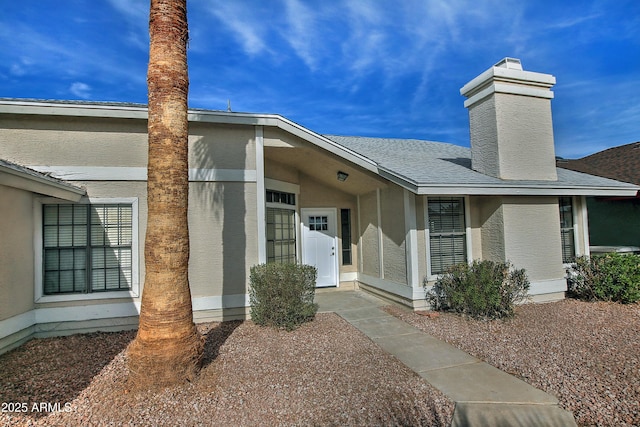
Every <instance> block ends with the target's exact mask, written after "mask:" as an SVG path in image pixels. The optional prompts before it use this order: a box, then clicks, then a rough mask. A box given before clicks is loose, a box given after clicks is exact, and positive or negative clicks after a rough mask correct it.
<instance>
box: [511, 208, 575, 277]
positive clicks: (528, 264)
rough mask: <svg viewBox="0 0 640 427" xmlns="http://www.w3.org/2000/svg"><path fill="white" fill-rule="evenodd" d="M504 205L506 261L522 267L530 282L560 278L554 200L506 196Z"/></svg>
mask: <svg viewBox="0 0 640 427" xmlns="http://www.w3.org/2000/svg"><path fill="white" fill-rule="evenodd" d="M503 202H504V204H503V220H504V230H505V232H504V248H505V255H506V258H507V259H508V260H510V261H511V262H512V263H513V264H514V265H515V266H516V267H517V268H525V269H526V270H527V274H528V276H529V280H531V281H532V282H535V281H543V280H551V279H559V278H563V277H564V275H565V272H564V269H563V267H562V249H561V242H560V217H559V210H558V200H557V198H555V197H505V198H504V199H503Z"/></svg>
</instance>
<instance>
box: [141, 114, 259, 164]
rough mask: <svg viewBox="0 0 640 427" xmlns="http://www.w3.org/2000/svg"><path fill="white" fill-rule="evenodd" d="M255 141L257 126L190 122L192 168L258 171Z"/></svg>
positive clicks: (190, 158)
mask: <svg viewBox="0 0 640 427" xmlns="http://www.w3.org/2000/svg"><path fill="white" fill-rule="evenodd" d="M145 126H146V123H145ZM145 131H146V129H145ZM145 138H146V134H145ZM255 138H256V131H255V128H254V127H253V126H231V125H229V126H225V125H215V124H212V123H197V122H196V123H189V167H190V168H202V169H217V168H219V169H235V170H255V169H256V141H255ZM145 146H146V139H145ZM145 162H146V158H145ZM144 166H145V167H146V163H145V164H144Z"/></svg>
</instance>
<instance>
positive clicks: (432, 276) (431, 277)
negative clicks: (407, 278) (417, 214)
mask: <svg viewBox="0 0 640 427" xmlns="http://www.w3.org/2000/svg"><path fill="white" fill-rule="evenodd" d="M431 197H433V198H438V199H439V198H456V199H462V200H463V201H464V226H465V244H466V246H467V248H466V249H467V262H468V263H470V262H471V261H472V260H473V254H472V253H471V249H472V246H473V245H472V244H471V218H470V217H471V208H470V206H469V196H460V195H459V194H451V195H448V194H442V195H440V194H438V195H437V196H436V195H432V196H431ZM423 210H424V231H425V233H424V235H425V245H426V246H425V247H426V255H427V257H426V258H427V280H428V281H430V282H431V281H434V280H438V278H439V277H441V276H442V275H441V274H433V273H431V230H430V227H429V197H428V196H425V198H424V209H423Z"/></svg>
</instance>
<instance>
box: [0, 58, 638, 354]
mask: <svg viewBox="0 0 640 427" xmlns="http://www.w3.org/2000/svg"><path fill="white" fill-rule="evenodd" d="M554 83H555V78H554V77H553V76H551V75H547V74H541V73H534V72H529V71H524V70H523V69H522V67H521V65H520V62H519V61H518V60H513V59H506V60H503V61H501V62H500V63H498V64H496V65H495V66H493V67H491V68H489V69H488V70H486V71H485V72H484V73H482V74H481V75H479V76H478V77H476V78H475V79H473V80H471V81H470V82H469V83H468V84H466V85H465V86H464V87H463V88H462V89H461V93H462V95H464V97H466V98H467V99H466V101H465V106H466V107H467V108H468V110H469V118H470V135H471V149H468V148H464V147H461V146H457V145H452V144H443V143H438V142H429V141H418V140H403V139H379V138H358V137H344V136H327V135H319V134H317V133H315V132H313V131H312V130H309V129H306V128H304V127H303V126H300V125H298V124H296V123H293V122H291V121H290V120H287V119H286V118H284V117H282V116H279V115H270V114H246V113H235V112H225V111H209V110H192V111H190V114H189V120H190V139H189V143H190V170H189V175H190V182H191V183H190V194H189V197H190V201H189V209H190V210H189V227H190V235H191V260H190V266H189V269H190V284H191V288H192V297H193V308H194V317H195V319H196V321H209V320H222V319H230V318H238V317H244V316H246V315H247V313H248V289H247V287H248V277H249V269H250V267H251V266H252V265H255V264H259V263H265V262H302V263H307V264H313V265H315V266H317V267H318V270H319V275H318V286H319V287H327V288H330V289H333V288H338V289H344V288H347V289H349V288H354V287H358V288H361V289H364V290H367V291H369V292H373V293H375V294H378V295H381V296H383V297H385V298H387V299H390V300H393V301H396V302H399V303H402V304H405V305H407V306H409V307H414V308H421V307H423V306H424V304H425V301H424V288H423V281H424V279H425V278H426V279H427V280H428V281H430V282H433V281H434V280H435V278H436V277H437V275H438V274H440V273H442V272H443V271H444V269H445V268H446V267H447V266H449V265H451V264H453V263H457V262H464V261H471V260H473V259H491V260H510V261H511V262H512V263H513V264H514V265H515V266H517V267H518V268H525V269H526V270H527V273H528V275H529V278H530V280H531V282H532V286H531V290H530V294H531V297H532V299H533V300H535V301H545V300H555V299H560V298H563V297H564V292H565V290H566V281H565V278H564V275H565V271H564V268H563V262H564V261H566V257H567V256H569V255H575V254H583V253H588V250H589V243H588V238H587V236H588V231H587V211H586V204H585V197H587V196H632V195H635V194H636V193H637V191H638V189H639V187H637V186H635V185H632V184H627V183H620V182H617V181H614V180H609V179H605V178H600V177H594V176H591V175H587V174H583V173H579V172H574V171H569V170H565V169H557V168H556V165H555V153H554V146H553V129H552V120H551V99H552V98H553V93H552V92H551V91H550V88H551V87H552V86H553V84H554ZM146 119H147V110H146V107H145V106H143V105H130V104H113V103H83V102H60V101H36V100H17V99H2V100H0V158H1V159H4V161H3V162H2V163H0V236H1V238H0V352H1V351H6V350H8V349H10V348H12V347H15V346H17V345H19V344H20V343H21V342H23V341H24V340H26V339H28V338H30V337H32V336H47V335H61V334H68V333H74V332H83V331H91V330H96V329H101V330H109V329H124V328H135V327H136V326H137V315H138V310H139V306H140V296H141V293H142V285H143V283H144V259H143V258H144V248H143V246H144V235H145V230H146V227H147V223H146V213H147V205H146V182H145V180H146V164H147V134H146V126H147V123H146ZM561 219H562V220H561Z"/></svg>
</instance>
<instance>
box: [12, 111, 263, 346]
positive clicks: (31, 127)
mask: <svg viewBox="0 0 640 427" xmlns="http://www.w3.org/2000/svg"><path fill="white" fill-rule="evenodd" d="M146 131H147V129H146V120H142V119H106V118H91V117H84V118H74V117H68V116H60V117H56V116H42V117H40V116H25V115H16V116H7V115H4V116H2V118H0V140H2V141H3V143H2V145H3V146H2V156H3V157H5V158H7V159H10V160H14V161H16V162H18V163H20V164H23V165H26V166H35V167H38V166H47V167H51V169H52V171H53V172H54V173H59V174H60V175H64V177H65V178H66V179H67V180H68V181H69V182H71V183H74V184H76V185H78V186H83V187H85V188H86V191H87V196H88V197H89V198H136V199H137V200H138V203H137V206H138V217H137V225H138V266H137V267H138V272H139V274H138V283H139V292H138V294H137V296H124V297H123V295H122V294H123V293H118V294H117V295H116V294H114V293H104V294H99V295H98V294H91V295H82V296H78V295H74V296H62V295H61V296H56V297H55V298H50V297H47V298H42V299H40V300H39V301H38V302H34V300H35V298H36V294H35V290H36V286H41V284H38V285H36V284H35V283H34V272H35V270H34V269H38V268H41V266H40V265H37V264H38V263H39V261H37V260H36V259H34V246H33V245H34V238H35V237H34V231H36V232H37V231H38V230H41V227H42V224H38V223H36V222H37V221H38V220H37V219H36V216H35V215H34V213H35V212H36V210H35V209H34V203H33V196H32V194H31V193H27V192H21V191H19V190H14V189H10V188H7V187H4V186H2V187H0V198H1V199H2V200H3V203H2V204H0V217H2V219H3V221H2V223H0V227H3V229H2V232H1V235H2V237H3V238H2V241H0V248H2V253H4V252H5V249H10V251H7V254H8V255H7V256H4V255H3V256H2V257H1V259H0V263H2V264H4V263H5V262H6V263H11V264H12V265H10V266H5V265H2V264H0V268H2V271H3V274H2V275H0V322H2V323H0V326H1V328H0V329H1V330H2V332H3V333H2V334H0V352H2V351H6V350H7V349H9V348H10V347H11V346H14V345H17V344H19V343H20V342H22V341H23V340H26V339H28V338H29V337H31V336H49V335H64V334H70V333H77V332H88V331H93V330H116V329H127V328H135V327H137V315H138V312H139V306H140V295H141V294H142V288H143V285H144V236H145V233H146V225H147V224H146V218H147V205H146V180H145V174H146V165H147V133H146ZM190 132H191V134H190V137H189V143H190V169H191V170H190V178H191V183H190V200H189V203H190V212H189V214H190V216H189V227H190V235H191V259H190V268H189V271H190V285H191V289H192V297H193V306H194V318H195V319H196V321H207V320H221V319H227V318H230V316H231V317H236V318H237V317H245V316H246V313H247V309H246V304H247V297H246V294H247V278H248V277H249V268H250V266H251V265H254V264H257V263H258V236H257V230H258V227H257V199H258V197H257V194H256V191H257V183H256V180H257V177H256V176H255V175H257V174H256V168H257V166H256V151H257V146H256V141H257V131H256V128H255V127H254V126H234V125H229V126H225V125H217V124H213V123H207V124H203V123H191V127H190ZM101 168H103V169H101ZM79 170H80V171H81V172H80V174H79V175H76V174H78V173H79V172H78V171H79ZM5 197H13V198H14V199H15V202H12V203H4V200H5ZM38 200H42V201H43V202H45V203H46V202H47V200H48V199H40V198H39V197H38ZM36 206H38V205H36ZM18 219H19V220H20V222H19V223H16V221H17V220H18ZM5 227H8V228H7V230H4V228H5ZM9 242H11V245H12V246H11V247H9V246H8V243H9ZM5 245H6V246H5ZM16 257H17V258H19V260H18V259H17V258H16ZM8 294H10V298H9V297H8ZM8 302H10V304H8ZM7 319H8V320H7ZM7 322H10V324H9V323H7ZM4 332H6V333H7V335H5V334H4Z"/></svg>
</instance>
